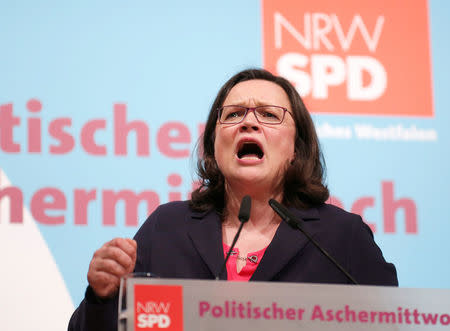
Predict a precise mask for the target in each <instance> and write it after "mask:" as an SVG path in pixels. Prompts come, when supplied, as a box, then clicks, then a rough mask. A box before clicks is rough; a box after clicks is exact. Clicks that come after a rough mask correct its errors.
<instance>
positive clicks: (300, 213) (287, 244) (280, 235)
mask: <svg viewBox="0 0 450 331" xmlns="http://www.w3.org/2000/svg"><path fill="white" fill-rule="evenodd" d="M290 211H291V213H292V214H294V216H296V217H297V218H298V219H299V220H303V224H304V226H305V228H306V230H307V231H308V232H309V234H310V235H311V236H314V234H315V231H314V230H313V229H312V228H311V227H309V226H308V223H309V222H311V221H318V220H319V219H320V217H319V213H318V211H317V209H315V208H312V209H308V210H297V209H293V208H290ZM307 243H308V239H307V238H306V237H305V236H304V235H303V234H302V233H301V232H300V231H299V230H297V229H293V228H292V227H290V226H289V225H288V224H287V223H286V222H284V221H282V222H281V224H280V226H279V227H278V229H277V231H276V233H275V236H274V238H273V239H272V242H271V243H270V244H269V246H268V247H267V249H266V252H265V253H264V256H263V258H262V259H261V262H260V263H259V265H258V268H257V269H256V270H255V273H254V274H253V276H252V278H251V280H257V281H269V280H271V279H272V278H273V277H275V276H276V274H277V273H278V272H279V271H280V270H281V269H283V267H284V266H286V265H287V264H288V263H289V261H290V260H291V259H292V258H293V257H294V256H295V255H297V254H298V253H299V252H300V251H301V250H302V249H303V248H304V247H305V245H306V244H307Z"/></svg>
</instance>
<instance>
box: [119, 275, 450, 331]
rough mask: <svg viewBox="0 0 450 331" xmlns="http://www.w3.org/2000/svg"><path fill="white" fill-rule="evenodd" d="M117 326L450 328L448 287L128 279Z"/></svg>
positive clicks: (191, 329) (186, 330)
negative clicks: (424, 287)
mask: <svg viewBox="0 0 450 331" xmlns="http://www.w3.org/2000/svg"><path fill="white" fill-rule="evenodd" d="M125 292H126V295H125V296H124V299H125V300H126V307H127V309H126V310H121V309H120V310H119V330H127V331H142V330H167V331H174V330H176V331H199V330H208V331H212V330H217V331H220V330H226V331H229V330H236V331H237V330H245V331H252V330H255V331H266V330H267V331H269V330H270V331H273V330H276V331H285V330H286V331H289V330H310V331H314V330H333V331H335V330H450V290H443V289H408V288H393V287H384V286H361V285H360V286H355V285H321V284H305V283H303V284H298V283H277V282H227V281H213V280H181V279H160V278H129V279H128V280H127V283H126V290H125Z"/></svg>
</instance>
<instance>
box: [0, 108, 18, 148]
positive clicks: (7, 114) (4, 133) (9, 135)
mask: <svg viewBox="0 0 450 331" xmlns="http://www.w3.org/2000/svg"><path fill="white" fill-rule="evenodd" d="M18 125H20V117H16V116H14V115H13V104H12V103H8V104H5V105H0V147H1V149H2V150H3V151H5V152H7V153H19V152H20V144H18V143H15V142H14V140H13V137H14V127H15V126H18Z"/></svg>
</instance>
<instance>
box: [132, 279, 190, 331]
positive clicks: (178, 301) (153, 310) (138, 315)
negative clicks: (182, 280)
mask: <svg viewBox="0 0 450 331" xmlns="http://www.w3.org/2000/svg"><path fill="white" fill-rule="evenodd" d="M134 311H135V329H136V330H167V331H183V287H182V286H170V285H135V287H134Z"/></svg>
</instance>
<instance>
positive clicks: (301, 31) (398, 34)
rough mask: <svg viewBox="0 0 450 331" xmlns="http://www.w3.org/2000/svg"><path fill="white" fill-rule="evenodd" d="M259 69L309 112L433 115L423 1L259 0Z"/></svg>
mask: <svg viewBox="0 0 450 331" xmlns="http://www.w3.org/2000/svg"><path fill="white" fill-rule="evenodd" d="M262 3H263V45H264V60H263V62H264V67H265V68H266V69H268V70H269V71H271V72H274V73H277V74H278V75H281V76H283V77H285V78H286V79H288V80H289V81H291V83H293V85H294V86H295V87H296V89H297V90H298V91H299V92H300V95H302V97H303V98H304V101H305V103H306V104H307V106H308V108H309V110H310V111H311V112H313V113H328V114H354V115H383V116H386V115H388V116H419V117H432V116H433V115H434V113H433V105H432V87H431V60H430V41H429V23H428V5H427V1H426V0H411V1H407V2H402V1H390V2H386V1H373V0H342V1H335V0H316V1H297V0H292V1H289V0H286V1H279V0H262Z"/></svg>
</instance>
